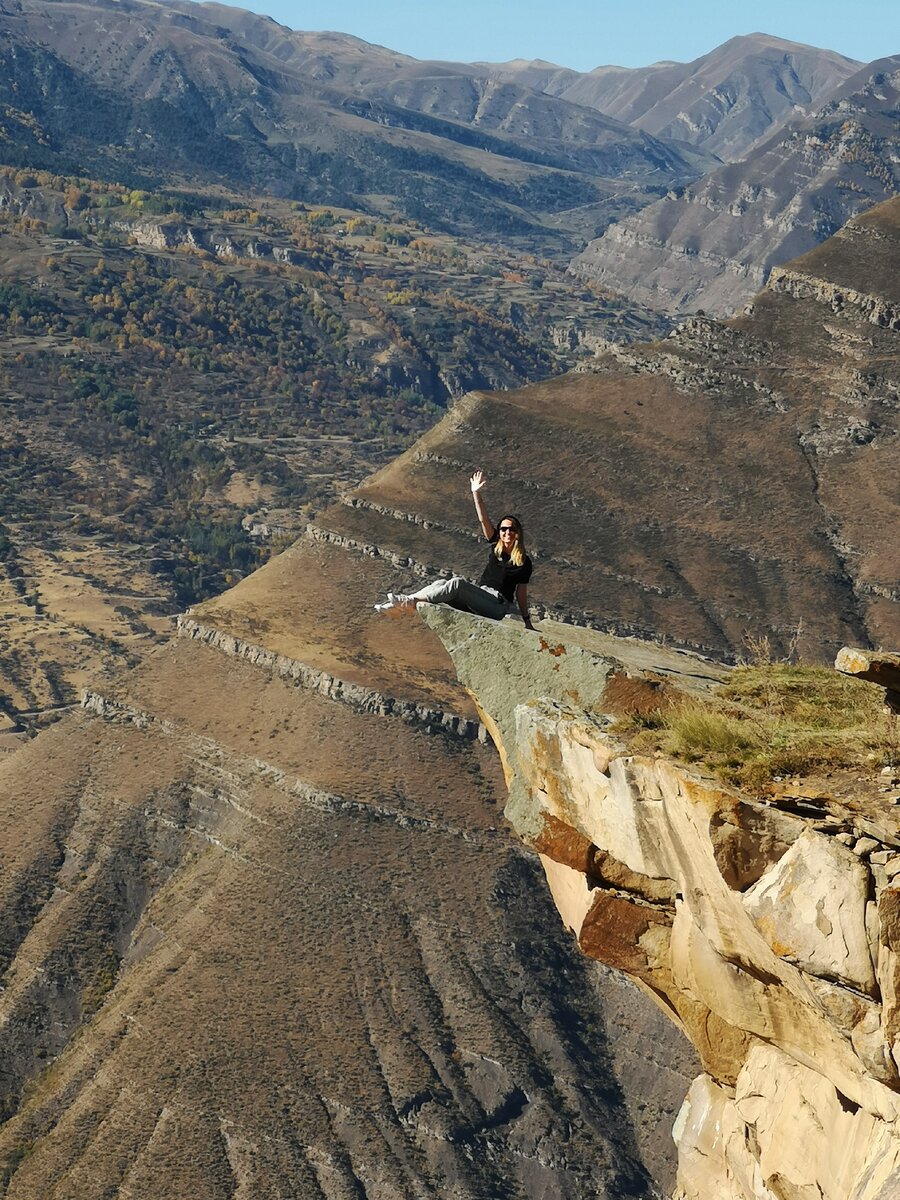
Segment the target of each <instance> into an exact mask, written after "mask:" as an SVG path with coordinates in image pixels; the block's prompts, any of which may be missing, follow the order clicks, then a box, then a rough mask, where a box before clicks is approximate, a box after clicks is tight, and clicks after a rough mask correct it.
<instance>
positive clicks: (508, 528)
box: [500, 525, 516, 533]
mask: <svg viewBox="0 0 900 1200" xmlns="http://www.w3.org/2000/svg"><path fill="white" fill-rule="evenodd" d="M500 532H501V533H515V532H516V527H515V525H501V526H500Z"/></svg>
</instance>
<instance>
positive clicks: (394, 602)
mask: <svg viewBox="0 0 900 1200" xmlns="http://www.w3.org/2000/svg"><path fill="white" fill-rule="evenodd" d="M414 603H415V601H414V600H413V598H412V596H407V595H404V593H402V592H397V593H394V592H388V594H387V600H385V601H383V602H382V603H381V604H376V605H375V611H376V612H389V611H390V610H391V609H392V608H406V607H407V606H408V605H410V604H414Z"/></svg>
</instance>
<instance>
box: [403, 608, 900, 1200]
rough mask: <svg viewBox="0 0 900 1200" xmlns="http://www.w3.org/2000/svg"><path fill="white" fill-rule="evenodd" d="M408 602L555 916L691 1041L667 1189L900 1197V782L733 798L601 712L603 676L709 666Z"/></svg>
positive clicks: (681, 1194)
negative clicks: (693, 1060) (441, 661)
mask: <svg viewBox="0 0 900 1200" xmlns="http://www.w3.org/2000/svg"><path fill="white" fill-rule="evenodd" d="M421 611H422V615H423V617H424V619H425V620H426V621H427V623H428V624H429V625H430V626H431V628H432V629H434V630H435V631H436V632H437V633H438V635H439V636H440V638H441V640H442V641H443V642H444V645H445V646H446V647H447V649H448V651H449V652H450V655H451V657H452V658H453V661H454V664H455V666H456V668H457V671H458V673H459V677H460V680H461V681H462V682H463V684H464V685H465V686H466V688H467V689H468V690H469V691H470V693H471V694H472V695H473V697H474V698H475V699H476V703H477V704H478V707H479V709H480V711H481V714H482V719H483V721H484V723H485V724H486V725H487V727H488V728H489V730H490V731H491V734H492V736H493V737H494V738H495V740H496V742H497V745H498V748H499V750H500V754H501V758H502V760H503V764H504V770H505V774H506V778H507V784H508V787H509V797H510V798H509V803H508V806H507V809H506V813H507V816H508V818H509V820H510V821H511V822H512V824H513V826H514V827H515V829H516V831H517V833H518V834H519V836H520V837H521V838H522V839H523V840H524V841H525V842H526V843H527V844H529V845H530V846H532V847H534V848H535V849H536V850H538V852H539V853H540V855H541V860H542V863H543V866H544V870H545V874H546V877H547V881H548V884H549V887H550V891H551V893H552V895H553V898H554V901H555V902H556V905H557V908H558V909H559V912H560V914H561V916H562V919H563V922H564V923H565V925H566V927H567V928H568V929H569V930H571V932H572V933H573V934H574V936H575V938H576V940H577V943H578V945H579V947H580V949H581V950H582V952H583V953H584V954H586V955H588V956H589V957H592V958H597V959H599V960H600V961H602V962H604V963H606V964H607V965H609V966H612V967H615V968H617V969H619V970H621V971H623V972H625V973H626V974H627V975H628V976H629V977H630V978H631V979H632V980H634V981H635V982H636V983H637V984H638V985H639V986H640V987H641V988H642V989H644V990H645V991H646V992H647V993H648V994H649V995H650V996H652V997H653V998H654V999H655V1000H656V1001H657V1003H658V1004H659V1005H660V1006H661V1008H662V1009H663V1010H664V1011H665V1012H666V1014H667V1015H668V1016H669V1018H670V1019H671V1020H672V1021H673V1022H674V1023H675V1024H676V1025H677V1026H678V1027H679V1028H680V1029H682V1030H683V1031H684V1032H685V1033H686V1034H687V1036H688V1037H689V1038H690V1040H691V1041H692V1042H693V1044H694V1046H695V1048H696V1050H697V1053H698V1055H699V1058H700V1061H701V1063H702V1067H703V1073H702V1074H700V1075H699V1076H698V1077H697V1078H696V1079H695V1080H694V1082H693V1084H692V1085H691V1087H690V1090H689V1092H688V1094H687V1097H686V1099H685V1102H684V1105H683V1107H682V1110H681V1113H680V1115H679V1117H678V1120H677V1122H676V1125H675V1131H674V1136H675V1139H676V1142H677V1145H678V1155H679V1166H678V1188H677V1190H676V1193H675V1196H676V1198H677V1200H710V1198H711V1197H715V1198H716V1200H812V1198H814V1197H815V1198H819V1200H891V1198H894V1197H896V1196H897V1195H898V1194H900V1074H898V1066H900V822H898V819H897V808H896V807H895V806H896V805H897V804H898V803H900V788H898V787H897V784H900V779H893V778H891V779H890V781H888V782H886V783H885V784H884V787H883V789H882V792H881V793H880V794H879V797H878V798H877V799H876V800H875V801H873V800H872V797H871V796H870V797H869V799H868V800H867V801H865V800H864V799H863V798H862V797H860V796H857V797H856V798H855V799H854V798H848V797H846V796H844V797H843V798H840V799H839V798H837V797H835V796H829V795H827V794H811V793H810V792H809V791H808V789H807V790H804V789H803V788H802V787H799V786H798V787H795V788H794V791H795V792H796V794H795V795H791V794H790V788H787V789H786V790H784V792H783V794H781V795H780V796H779V797H778V798H775V799H773V798H762V797H760V796H755V795H750V794H741V793H739V792H737V791H735V790H733V789H730V788H728V787H725V786H723V785H722V784H720V783H717V782H715V781H714V780H712V779H711V778H708V777H704V776H703V775H702V774H699V773H697V772H696V771H692V770H688V769H687V768H686V767H684V766H682V765H679V764H678V763H676V762H674V761H671V760H669V759H667V758H665V757H663V756H660V755H656V756H653V757H645V756H640V755H634V754H631V753H629V752H628V751H627V749H626V747H625V746H624V745H622V744H621V743H620V742H619V741H618V740H617V738H616V737H615V736H614V734H613V733H611V732H610V719H609V718H608V717H607V716H606V715H605V713H604V707H605V704H606V694H607V693H606V687H607V685H608V683H609V681H610V680H614V679H619V680H621V679H632V680H634V679H640V678H642V677H643V678H647V677H648V676H649V677H650V678H652V679H656V680H657V681H658V680H659V679H660V678H666V679H668V681H669V682H670V684H674V685H675V686H677V687H680V688H682V689H683V690H685V691H686V692H688V693H691V692H696V691H698V690H701V691H702V690H703V689H708V688H711V687H713V686H714V685H715V682H716V670H717V669H716V668H714V667H713V666H712V664H710V663H708V662H705V661H704V660H702V659H698V658H696V657H694V656H691V655H686V654H683V655H681V657H680V660H679V658H678V657H677V656H672V655H671V652H667V651H666V650H665V649H663V648H661V647H651V646H648V645H646V644H642V643H638V642H633V641H629V640H626V639H621V640H619V641H618V642H617V643H616V645H614V646H612V647H610V646H609V645H607V646H606V647H603V648H601V649H600V652H599V653H598V652H596V648H595V650H592V649H591V648H590V644H589V642H587V641H585V639H581V644H576V643H575V642H574V641H570V640H568V639H566V640H561V641H559V642H556V643H555V644H554V643H551V642H550V641H548V639H547V638H546V637H544V636H543V635H537V636H536V635H535V634H533V633H529V632H527V631H525V630H524V629H523V628H521V627H520V626H518V625H513V626H511V627H508V625H507V624H504V625H503V626H501V627H496V626H491V625H490V624H489V623H488V622H485V621H481V620H479V619H478V618H473V617H470V616H467V615H463V614H459V613H453V612H451V611H449V610H446V609H435V608H432V607H426V606H422V609H421ZM556 632H557V633H558V632H560V631H559V627H557V629H556ZM673 659H674V663H675V665H674V666H673ZM679 662H680V664H681V665H680V667H679ZM720 677H721V676H720ZM891 789H893V791H891ZM894 793H897V794H896V795H895V794H894Z"/></svg>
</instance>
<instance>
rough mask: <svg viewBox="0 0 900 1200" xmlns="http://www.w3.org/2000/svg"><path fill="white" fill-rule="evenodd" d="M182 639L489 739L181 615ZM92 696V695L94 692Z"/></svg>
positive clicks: (405, 717) (453, 719) (406, 717)
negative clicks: (200, 643) (188, 639)
mask: <svg viewBox="0 0 900 1200" xmlns="http://www.w3.org/2000/svg"><path fill="white" fill-rule="evenodd" d="M176 627H177V630H178V634H179V636H180V637H185V638H190V639H191V640H192V641H198V642H202V643H204V644H205V645H207V646H213V647H215V648H216V649H217V650H221V651H222V652H223V653H224V654H228V655H230V656H232V657H234V658H242V659H245V660H246V661H247V662H250V663H253V664H254V666H257V667H262V668H263V669H265V670H269V671H272V672H273V673H274V674H276V675H278V676H279V677H280V678H281V679H286V680H289V681H290V682H291V683H295V684H296V685H297V686H298V687H302V688H308V689H309V690H311V691H315V692H318V693H319V694H320V695H322V696H327V697H328V699H329V700H338V701H340V702H341V703H342V704H347V705H349V706H350V707H351V708H353V709H355V710H356V711H357V712H361V713H375V714H377V715H378V716H382V717H384V716H394V717H398V718H399V719H400V720H401V721H407V722H409V723H410V724H413V725H421V726H423V727H425V728H426V729H429V730H432V729H433V730H441V731H443V732H445V733H449V734H452V735H454V736H456V737H461V738H477V739H478V740H479V741H482V742H483V741H484V740H485V739H486V736H487V734H486V731H485V729H484V727H483V726H482V725H479V724H478V723H477V722H475V721H468V720H466V718H465V717H461V716H458V715H457V714H456V713H448V712H440V711H438V710H436V709H433V708H428V707H427V706H426V705H424V704H415V703H413V702H412V701H411V700H400V699H398V698H397V697H395V696H384V695H382V694H381V693H380V692H375V691H373V690H372V689H371V688H364V687H360V686H359V685H358V684H355V683H350V682H349V681H347V680H346V679H337V678H335V676H333V675H329V674H328V672H327V671H317V670H316V669H315V668H314V667H310V666H307V664H306V663H302V662H298V661H297V660H296V659H293V658H290V657H289V656H288V655H286V654H276V653H275V651H273V650H267V649H266V648H265V647H264V646H254V645H251V644H250V643H248V642H244V641H242V640H241V639H240V638H236V637H234V636H233V635H232V634H230V633H223V632H222V631H221V630H219V629H215V628H213V627H212V626H209V625H202V624H200V622H199V621H194V620H192V619H191V618H190V617H188V616H184V615H179V617H178V619H177V623H176ZM91 695H93V694H92V693H91Z"/></svg>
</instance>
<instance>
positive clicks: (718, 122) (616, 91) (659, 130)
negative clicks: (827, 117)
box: [490, 33, 862, 162]
mask: <svg viewBox="0 0 900 1200" xmlns="http://www.w3.org/2000/svg"><path fill="white" fill-rule="evenodd" d="M861 66H862V63H858V62H856V61H855V60H853V59H850V58H845V57H844V56H843V55H841V54H835V53H834V52H833V51H831V50H818V49H815V48H814V47H812V46H803V45H800V44H799V43H797V42H788V41H784V40H783V39H782V38H776V37H770V36H768V35H767V34H763V33H754V34H750V35H748V36H746V37H735V38H731V39H730V40H729V41H727V42H725V43H724V44H723V45H721V46H718V47H717V48H716V49H715V50H712V51H711V52H710V53H709V54H704V55H702V56H701V57H700V58H697V59H694V61H693V62H689V63H676V62H660V63H654V64H653V65H652V66H649V67H638V68H628V67H597V68H596V69H595V70H593V71H589V72H587V73H586V74H579V73H578V72H575V71H565V70H563V69H561V68H559V67H554V66H553V65H552V64H550V63H546V64H545V63H528V62H515V63H506V64H501V66H500V67H499V68H498V67H492V68H490V69H491V70H492V72H493V75H494V77H495V78H508V79H514V80H516V81H517V82H518V83H520V84H521V85H523V86H527V87H531V88H540V89H541V90H543V91H546V92H548V93H549V94H550V95H552V96H559V97H562V98H563V99H565V100H570V101H572V102H573V103H574V104H583V105H586V106H588V107H590V108H596V109H598V110H599V111H600V112H603V113H605V114H606V115H607V116H609V117H615V118H616V119H617V120H619V121H624V122H626V123H627V124H629V125H633V126H634V127H635V128H636V129H643V130H645V131H646V132H647V133H652V134H653V135H654V136H656V137H663V138H667V139H671V140H675V141H678V142H685V143H688V144H690V145H692V146H695V147H697V148H698V149H701V150H703V151H705V152H707V153H708V154H713V155H716V156H717V157H718V158H720V159H722V160H723V161H725V162H733V161H736V160H738V159H741V158H744V157H745V156H746V155H747V153H748V152H749V151H750V150H751V149H752V148H753V146H755V145H756V144H757V143H758V142H759V141H760V139H761V138H764V137H766V136H767V135H768V134H769V133H770V132H771V131H772V130H773V129H775V128H777V127H778V126H779V125H781V124H783V123H784V122H785V121H786V120H788V119H790V118H792V117H796V116H800V117H802V116H806V115H807V114H808V113H809V112H810V110H811V108H813V107H814V106H815V105H816V104H818V103H820V102H821V101H822V100H823V99H824V98H825V97H826V96H828V95H829V94H830V93H831V92H833V91H834V90H835V88H837V87H839V86H840V85H841V84H842V83H843V82H844V81H845V80H846V79H848V78H849V77H850V76H851V75H853V74H854V73H855V72H856V71H858V70H859V68H860V67H861Z"/></svg>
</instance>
